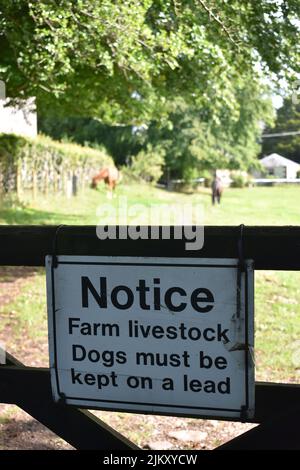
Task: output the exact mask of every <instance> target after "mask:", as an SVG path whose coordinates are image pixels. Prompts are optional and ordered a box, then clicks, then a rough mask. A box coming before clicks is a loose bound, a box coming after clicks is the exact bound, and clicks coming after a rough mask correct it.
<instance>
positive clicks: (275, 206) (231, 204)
mask: <svg viewBox="0 0 300 470" xmlns="http://www.w3.org/2000/svg"><path fill="white" fill-rule="evenodd" d="M125 198H126V201H127V204H128V206H129V207H130V206H132V205H136V204H140V207H139V208H138V207H136V210H137V214H136V215H134V216H133V217H132V218H131V219H130V222H131V223H137V224H142V223H146V222H147V218H146V217H145V215H147V214H148V212H149V208H150V206H151V205H155V206H159V205H166V204H169V205H175V206H177V207H181V206H182V205H183V204H193V205H194V207H195V210H197V209H198V208H199V212H201V213H202V212H203V215H204V217H203V218H202V217H201V218H199V219H198V220H200V221H201V222H203V223H205V224H206V225H238V224H241V223H244V224H246V225H299V224H300V203H299V201H300V187H296V186H288V187H261V188H245V189H227V190H225V192H224V196H223V200H222V203H221V205H220V206H215V207H212V205H211V200H210V191H209V190H206V189H204V188H203V189H202V191H201V192H200V193H196V194H182V193H175V192H168V191H165V190H162V189H156V188H154V187H151V186H148V185H141V184H140V185H138V184H134V185H130V186H127V185H120V187H119V188H118V189H117V191H116V196H115V198H114V199H113V200H109V199H107V197H106V193H105V191H104V188H101V189H100V190H98V191H95V190H91V189H87V190H86V192H85V193H84V194H81V195H78V196H77V197H73V198H71V199H66V198H64V197H62V196H52V197H51V196H48V197H40V198H39V199H38V200H37V201H35V202H33V201H32V200H30V198H29V197H27V198H26V196H25V197H24V201H25V205H24V206H23V205H20V204H16V205H13V206H12V207H11V206H9V205H5V204H2V206H1V204H0V223H2V224H61V223H65V224H75V225H78V224H83V225H85V224H90V225H95V224H97V223H98V222H99V217H98V216H97V210H99V208H100V207H101V206H102V208H103V205H107V204H109V206H110V207H111V205H112V206H113V207H115V208H117V206H118V204H121V203H122V201H125ZM110 221H112V217H108V216H107V215H106V216H105V217H102V218H101V222H102V223H103V224H106V223H109V222H110ZM195 222H196V220H195Z"/></svg>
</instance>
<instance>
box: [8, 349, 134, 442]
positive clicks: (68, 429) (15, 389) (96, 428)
mask: <svg viewBox="0 0 300 470" xmlns="http://www.w3.org/2000/svg"><path fill="white" fill-rule="evenodd" d="M13 359H14V358H13V357H12V356H10V360H9V362H10V363H12V362H14V361H13ZM16 363H18V364H20V363H19V362H18V361H16ZM1 402H2V403H11V404H16V405H17V406H19V407H20V408H22V409H23V410H24V411H26V412H27V413H28V414H30V415H31V416H32V417H33V418H35V419H37V420H38V421H39V422H40V423H42V424H44V425H45V426H46V427H47V428H49V429H51V431H53V432H54V433H55V434H57V435H58V436H60V437H61V438H62V439H64V440H65V441H67V442H68V443H69V444H71V445H72V446H73V447H75V448H76V449H81V450H107V449H109V450H134V449H136V450H137V449H139V448H138V447H137V446H136V445H135V444H133V443H132V442H131V441H130V440H128V439H127V438H126V437H124V436H123V435H122V434H120V433H118V432H117V431H116V430H114V429H113V428H111V427H110V426H108V425H107V424H106V423H104V422H103V421H102V420H100V419H99V418H97V417H96V416H95V415H94V414H92V413H90V412H89V411H86V410H81V409H79V408H76V407H71V406H66V405H63V404H58V403H55V402H54V401H53V398H52V393H51V383H50V373H49V369H38V368H31V367H20V366H19V365H17V366H0V403H1Z"/></svg>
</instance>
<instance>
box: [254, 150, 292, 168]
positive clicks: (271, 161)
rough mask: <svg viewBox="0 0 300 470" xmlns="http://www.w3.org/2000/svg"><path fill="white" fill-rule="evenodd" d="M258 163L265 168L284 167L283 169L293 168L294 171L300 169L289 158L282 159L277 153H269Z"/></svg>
mask: <svg viewBox="0 0 300 470" xmlns="http://www.w3.org/2000/svg"><path fill="white" fill-rule="evenodd" d="M260 163H261V164H262V165H263V166H264V167H266V168H274V167H278V166H285V167H287V166H288V167H294V168H295V169H300V165H299V163H296V162H294V161H293V160H290V159H289V158H285V157H282V155H279V154H278V153H271V154H270V155H267V156H266V157H264V158H262V159H261V160H260Z"/></svg>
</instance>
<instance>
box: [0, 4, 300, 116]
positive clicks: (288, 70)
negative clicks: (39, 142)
mask: <svg viewBox="0 0 300 470" xmlns="http://www.w3.org/2000/svg"><path fill="white" fill-rule="evenodd" d="M299 13H300V3H299V1H298V0H281V1H280V0H255V1H253V0H244V1H243V2H241V1H240V0H230V1H228V0H210V1H209V2H208V1H207V0H77V1H76V2H74V1H71V0H42V1H38V2H36V1H33V0H0V51H1V52H0V54H1V55H0V78H1V79H2V80H4V81H5V82H6V84H7V90H8V93H9V95H10V96H11V97H15V98H25V97H28V96H36V97H37V103H38V106H39V107H40V109H44V110H47V112H49V110H52V111H53V112H58V111H59V112H61V113H62V112H64V113H65V114H66V115H79V116H80V115H81V116H85V117H86V116H92V117H98V118H100V119H102V120H105V121H107V122H114V123H125V122H130V123H135V124H139V123H141V122H144V121H145V120H149V119H150V118H158V117H161V116H163V115H165V114H166V109H165V108H166V106H165V104H166V101H168V100H170V99H172V98H173V97H174V96H176V95H177V96H182V97H184V98H185V100H188V101H189V102H190V103H194V104H197V106H198V107H201V108H203V109H204V108H205V109H206V110H207V113H209V114H210V119H211V120H216V121H217V120H218V116H219V114H220V113H221V112H222V111H223V110H228V111H236V109H235V106H236V102H235V100H234V90H233V85H232V83H233V81H234V79H235V77H237V76H242V77H244V78H246V77H247V78H248V80H251V79H252V77H253V76H254V75H256V74H257V73H259V72H257V64H260V68H261V69H263V70H264V71H265V72H266V73H268V74H269V76H272V74H274V73H275V74H277V76H282V77H285V78H288V79H289V78H291V77H292V76H293V75H294V74H295V73H296V72H297V71H299V47H300V43H299V40H298V35H299V26H298V25H299V22H298V21H297V20H298V19H299V16H300V15H299Z"/></svg>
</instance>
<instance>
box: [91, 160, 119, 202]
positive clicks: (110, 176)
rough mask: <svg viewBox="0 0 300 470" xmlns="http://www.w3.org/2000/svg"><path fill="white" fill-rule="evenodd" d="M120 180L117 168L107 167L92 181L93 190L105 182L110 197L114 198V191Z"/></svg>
mask: <svg viewBox="0 0 300 470" xmlns="http://www.w3.org/2000/svg"><path fill="white" fill-rule="evenodd" d="M119 180H120V172H119V171H118V170H117V168H115V167H112V166H111V167H105V168H102V170H100V171H99V173H97V175H95V176H94V177H93V179H92V184H91V187H92V188H95V189H96V188H97V186H98V183H99V182H100V181H104V183H105V184H106V186H107V188H108V197H110V198H111V197H112V195H113V191H114V189H115V187H116V185H117V183H118V181H119Z"/></svg>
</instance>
